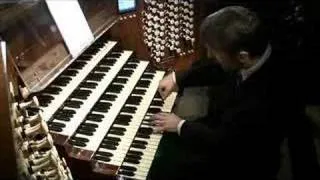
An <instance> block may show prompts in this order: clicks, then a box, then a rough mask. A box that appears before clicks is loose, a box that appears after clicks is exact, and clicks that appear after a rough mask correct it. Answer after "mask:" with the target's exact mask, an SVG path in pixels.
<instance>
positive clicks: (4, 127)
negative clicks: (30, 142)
mask: <svg viewBox="0 0 320 180" xmlns="http://www.w3.org/2000/svg"><path fill="white" fill-rule="evenodd" d="M4 69H7V67H5V65H4V64H3V63H2V55H1V52H0V91H1V93H0V142H1V146H0V162H1V163H4V164H3V166H1V175H0V176H1V178H4V179H16V178H17V164H16V152H15V148H14V139H13V133H12V124H11V118H10V116H11V113H10V103H11V100H10V98H11V97H10V95H9V89H8V86H9V85H8V78H9V77H10V76H9V75H8V74H7V73H5V72H4V71H3V70H4Z"/></svg>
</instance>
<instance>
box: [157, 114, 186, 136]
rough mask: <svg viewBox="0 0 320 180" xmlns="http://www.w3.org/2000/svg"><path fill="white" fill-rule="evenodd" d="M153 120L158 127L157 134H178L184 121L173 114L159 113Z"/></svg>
mask: <svg viewBox="0 0 320 180" xmlns="http://www.w3.org/2000/svg"><path fill="white" fill-rule="evenodd" d="M152 119H153V120H154V123H155V125H156V128H155V131H156V132H163V131H167V132H177V127H178V124H179V122H180V121H181V120H182V119H181V118H180V117H178V116H176V115H175V114H173V113H158V114H156V115H154V116H153V117H152Z"/></svg>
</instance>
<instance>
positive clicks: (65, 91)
mask: <svg viewBox="0 0 320 180" xmlns="http://www.w3.org/2000/svg"><path fill="white" fill-rule="evenodd" d="M116 44H117V43H116V42H114V41H109V42H107V43H105V45H104V47H103V48H101V50H100V52H98V53H97V54H96V55H94V56H93V58H92V59H91V60H90V61H87V64H86V65H85V66H84V67H83V68H82V69H81V70H77V71H78V74H77V75H76V76H75V77H73V78H72V80H71V81H70V82H69V83H68V84H67V86H65V87H63V88H62V91H61V92H60V93H59V94H58V95H50V96H52V97H54V100H52V101H51V103H50V104H49V106H47V107H40V108H41V109H42V110H43V119H44V120H45V121H48V120H49V119H50V118H51V117H52V115H53V114H54V113H55V112H56V111H57V110H58V109H59V108H60V106H61V105H62V104H63V102H64V101H65V100H66V99H67V98H68V97H69V95H70V94H71V93H72V92H73V91H74V90H75V89H76V88H77V87H78V85H79V84H80V83H81V82H82V81H83V80H84V79H85V77H86V76H87V75H88V74H89V73H90V72H91V71H92V69H93V68H94V67H95V66H96V65H97V64H98V63H99V62H100V60H101V59H102V58H103V57H104V56H105V55H106V54H107V53H108V52H109V51H110V50H111V49H112V48H113V47H114V46H115V45H116Z"/></svg>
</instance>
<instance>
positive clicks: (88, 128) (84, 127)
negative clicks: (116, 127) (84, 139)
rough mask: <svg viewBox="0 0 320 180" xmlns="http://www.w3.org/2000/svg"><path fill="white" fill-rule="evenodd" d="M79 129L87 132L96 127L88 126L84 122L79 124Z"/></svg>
mask: <svg viewBox="0 0 320 180" xmlns="http://www.w3.org/2000/svg"><path fill="white" fill-rule="evenodd" d="M79 129H80V130H82V131H87V132H95V131H96V128H94V127H90V126H86V125H84V124H81V125H80V127H79Z"/></svg>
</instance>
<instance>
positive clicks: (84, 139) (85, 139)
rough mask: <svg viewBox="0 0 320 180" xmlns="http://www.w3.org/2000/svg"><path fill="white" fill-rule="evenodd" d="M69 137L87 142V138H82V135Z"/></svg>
mask: <svg viewBox="0 0 320 180" xmlns="http://www.w3.org/2000/svg"><path fill="white" fill-rule="evenodd" d="M71 139H72V140H73V141H80V142H84V143H86V142H89V139H87V138H82V137H75V136H72V137H71Z"/></svg>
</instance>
